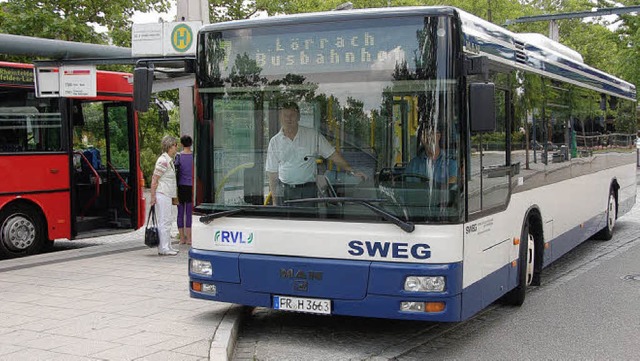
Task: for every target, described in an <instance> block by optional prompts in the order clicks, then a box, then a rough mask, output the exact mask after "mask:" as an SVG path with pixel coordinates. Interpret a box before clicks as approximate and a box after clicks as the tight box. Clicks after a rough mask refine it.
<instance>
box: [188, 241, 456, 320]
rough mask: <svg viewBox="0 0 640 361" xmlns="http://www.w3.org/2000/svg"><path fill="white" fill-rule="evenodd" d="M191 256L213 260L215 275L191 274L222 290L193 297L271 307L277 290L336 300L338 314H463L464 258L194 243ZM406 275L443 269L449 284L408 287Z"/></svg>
mask: <svg viewBox="0 0 640 361" xmlns="http://www.w3.org/2000/svg"><path fill="white" fill-rule="evenodd" d="M189 256H190V258H196V259H200V260H208V261H210V262H211V263H212V268H213V276H212V277H203V276H200V275H196V274H193V273H190V274H189V276H190V279H191V281H196V282H203V283H213V284H215V285H216V292H217V294H216V295H215V296H212V295H210V294H206V293H201V292H195V291H193V290H191V291H190V294H191V297H194V298H202V299H209V300H213V301H221V302H231V303H239V304H243V305H249V306H260V307H272V297H273V295H285V296H295V297H309V298H326V299H331V300H332V314H336V315H351V316H367V317H390V318H396V319H407V320H410V319H413V320H425V321H426V320H428V321H458V320H459V319H460V306H461V299H460V292H461V284H462V264H461V263H452V264H407V263H391V262H370V261H350V260H331V259H318V258H304V257H285V256H269V255H256V254H238V253H233V252H216V251H202V250H194V249H192V250H190V251H189ZM298 272H302V273H299V274H298ZM296 275H298V276H296ZM407 275H442V276H445V277H446V279H447V286H448V288H447V290H445V291H444V292H438V293H409V292H407V291H404V280H405V278H406V276H407ZM365 285H366V287H365ZM402 301H416V302H429V301H440V302H445V304H446V309H445V310H444V311H442V312H438V313H431V314H427V313H416V312H401V311H400V303H401V302H402Z"/></svg>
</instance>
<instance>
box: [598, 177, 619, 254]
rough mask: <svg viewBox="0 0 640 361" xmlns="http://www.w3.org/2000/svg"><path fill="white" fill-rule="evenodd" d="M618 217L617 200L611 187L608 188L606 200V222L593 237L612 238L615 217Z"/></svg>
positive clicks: (606, 239) (605, 239) (604, 239)
mask: <svg viewBox="0 0 640 361" xmlns="http://www.w3.org/2000/svg"><path fill="white" fill-rule="evenodd" d="M617 218H618V200H617V199H616V194H615V191H614V190H613V188H611V190H609V199H608V200H607V214H606V217H605V219H606V222H607V224H606V225H605V226H604V228H602V229H601V230H600V231H598V233H596V234H595V235H594V236H593V238H594V239H600V240H603V241H608V240H610V239H611V238H613V228H614V227H615V225H616V219H617Z"/></svg>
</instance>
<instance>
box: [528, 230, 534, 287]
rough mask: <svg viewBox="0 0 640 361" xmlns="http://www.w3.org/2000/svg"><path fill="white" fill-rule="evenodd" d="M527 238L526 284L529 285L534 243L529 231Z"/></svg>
mask: <svg viewBox="0 0 640 361" xmlns="http://www.w3.org/2000/svg"><path fill="white" fill-rule="evenodd" d="M527 238H528V239H527V286H530V285H531V281H533V265H534V262H535V250H536V249H535V247H536V244H535V240H534V239H533V235H532V234H531V233H529V235H528V237H527Z"/></svg>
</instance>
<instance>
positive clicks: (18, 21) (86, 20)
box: [0, 0, 171, 47]
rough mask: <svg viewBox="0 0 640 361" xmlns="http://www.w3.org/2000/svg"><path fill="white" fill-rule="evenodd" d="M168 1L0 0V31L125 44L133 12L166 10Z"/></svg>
mask: <svg viewBox="0 0 640 361" xmlns="http://www.w3.org/2000/svg"><path fill="white" fill-rule="evenodd" d="M170 4H171V2H170V1H169V0H110V1H98V0H51V1H39V0H7V2H5V3H0V32H2V33H7V34H14V35H26V36H34V37H39V38H47V39H58V40H68V41H77V42H83V43H93V44H110V43H111V44H114V45H118V46H127V47H128V46H130V45H131V24H132V23H131V20H130V19H131V16H133V13H134V12H135V11H141V12H148V11H152V10H153V11H157V12H165V11H168V10H169V6H170ZM94 25H96V26H100V27H104V28H106V29H107V33H100V32H98V31H97V30H96V29H95V28H94Z"/></svg>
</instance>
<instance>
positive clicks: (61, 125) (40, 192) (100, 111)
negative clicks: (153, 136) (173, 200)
mask: <svg viewBox="0 0 640 361" xmlns="http://www.w3.org/2000/svg"><path fill="white" fill-rule="evenodd" d="M96 83H97V96H96V97H91V98H73V99H70V98H37V97H36V94H35V88H34V72H33V66H32V65H28V64H16V63H7V62H0V174H2V177H1V178H0V258H1V257H4V258H13V257H20V256H24V255H29V254H34V253H37V252H40V251H42V250H46V249H47V248H50V247H51V245H53V240H55V239H58V238H68V239H76V238H85V237H90V236H97V235H104V234H111V233H118V232H126V231H130V230H132V229H138V228H140V227H142V225H143V224H144V214H145V213H144V212H145V210H144V198H143V193H142V186H143V177H142V172H141V170H140V159H139V154H140V152H139V147H138V123H137V117H136V114H135V112H134V110H133V107H132V101H133V94H132V93H133V86H132V77H131V75H130V74H127V73H117V72H106V71H98V72H97V79H96Z"/></svg>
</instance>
